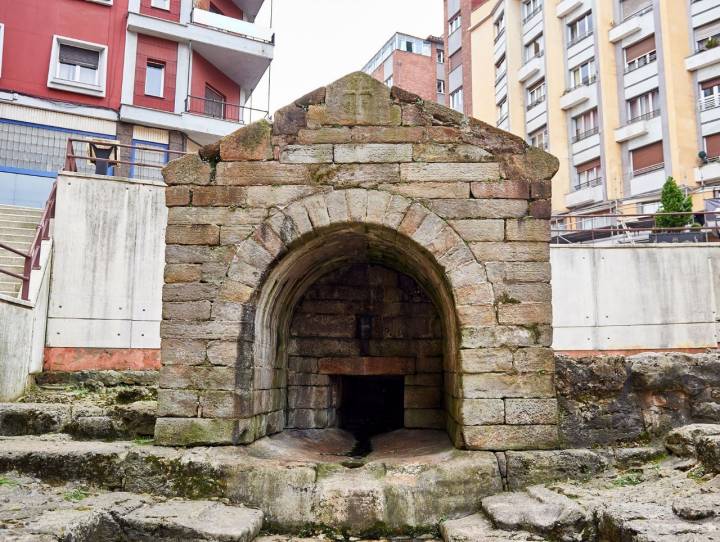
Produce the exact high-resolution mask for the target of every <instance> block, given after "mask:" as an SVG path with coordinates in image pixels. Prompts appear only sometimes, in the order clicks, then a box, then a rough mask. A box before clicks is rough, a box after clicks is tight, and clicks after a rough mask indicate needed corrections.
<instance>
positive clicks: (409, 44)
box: [405, 41, 413, 53]
mask: <svg viewBox="0 0 720 542" xmlns="http://www.w3.org/2000/svg"><path fill="white" fill-rule="evenodd" d="M405 50H406V51H407V52H408V53H412V52H413V42H411V41H406V42H405Z"/></svg>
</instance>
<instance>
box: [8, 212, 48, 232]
mask: <svg viewBox="0 0 720 542" xmlns="http://www.w3.org/2000/svg"><path fill="white" fill-rule="evenodd" d="M38 224H39V221H35V220H34V219H33V218H32V217H27V216H23V215H2V214H0V230H2V229H3V228H23V229H28V230H31V231H32V232H33V233H34V232H35V231H37V227H38Z"/></svg>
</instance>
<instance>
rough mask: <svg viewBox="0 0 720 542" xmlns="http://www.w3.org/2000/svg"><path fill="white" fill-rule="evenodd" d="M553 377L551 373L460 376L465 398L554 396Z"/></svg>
mask: <svg viewBox="0 0 720 542" xmlns="http://www.w3.org/2000/svg"><path fill="white" fill-rule="evenodd" d="M553 377H554V375H552V374H544V373H521V374H498V373H485V374H472V375H463V376H462V377H461V381H462V387H463V397H465V398H466V399H494V398H497V399H502V398H506V397H523V398H545V397H554V396H555V385H554V381H553Z"/></svg>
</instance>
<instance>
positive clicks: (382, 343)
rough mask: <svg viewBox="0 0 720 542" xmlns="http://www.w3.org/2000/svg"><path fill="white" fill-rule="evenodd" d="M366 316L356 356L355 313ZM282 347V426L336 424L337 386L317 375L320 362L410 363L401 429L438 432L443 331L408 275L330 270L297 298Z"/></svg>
mask: <svg viewBox="0 0 720 542" xmlns="http://www.w3.org/2000/svg"><path fill="white" fill-rule="evenodd" d="M361 314H362V315H369V316H371V317H372V334H371V337H372V338H371V339H370V340H369V341H368V342H367V349H368V351H367V352H362V350H363V348H362V345H361V341H360V339H359V338H358V331H357V329H358V322H357V315H361ZM290 336H291V337H292V339H291V341H290V344H289V347H288V355H289V359H288V413H287V423H286V426H287V427H288V428H300V429H307V428H322V427H334V426H337V424H338V421H339V420H338V416H337V414H338V413H337V408H338V407H340V406H341V405H340V397H341V391H342V390H341V387H340V385H341V382H340V379H339V378H338V377H337V376H331V375H328V374H318V372H319V368H318V360H320V359H322V358H328V357H332V358H347V359H355V358H358V357H360V356H362V355H369V356H379V357H387V358H393V357H398V356H401V357H409V358H414V368H413V374H409V375H406V376H405V377H404V381H405V392H404V393H405V409H406V410H405V427H412V428H436V429H437V428H444V427H445V415H444V410H443V375H442V373H443V363H442V330H441V323H440V318H439V317H438V315H437V312H436V310H435V307H434V306H433V304H432V301H431V300H430V299H429V298H428V297H427V295H426V294H425V293H424V292H423V291H422V289H421V288H420V287H419V286H418V284H417V283H416V282H415V281H414V280H413V279H412V278H411V277H409V276H407V275H403V274H402V273H398V272H396V271H393V270H392V269H388V268H386V267H381V266H377V265H368V264H354V265H350V266H346V267H343V268H341V269H339V270H337V271H334V272H331V273H329V274H327V275H325V276H324V277H322V278H321V279H319V280H318V281H317V282H315V284H314V285H312V286H311V287H310V289H309V290H308V291H307V293H305V295H304V296H303V298H302V299H301V300H300V302H299V304H298V306H297V308H296V309H295V314H294V316H293V319H292V324H291V326H290Z"/></svg>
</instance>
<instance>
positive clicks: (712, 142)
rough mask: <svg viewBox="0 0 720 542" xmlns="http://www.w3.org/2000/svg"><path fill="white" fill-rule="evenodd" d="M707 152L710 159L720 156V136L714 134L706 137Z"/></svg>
mask: <svg viewBox="0 0 720 542" xmlns="http://www.w3.org/2000/svg"><path fill="white" fill-rule="evenodd" d="M705 152H707V155H708V156H709V157H710V158H717V157H718V156H720V134H712V135H709V136H707V137H705Z"/></svg>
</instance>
